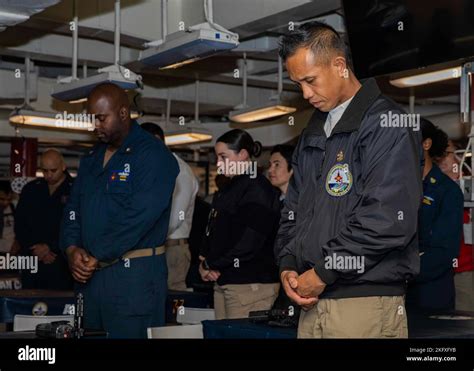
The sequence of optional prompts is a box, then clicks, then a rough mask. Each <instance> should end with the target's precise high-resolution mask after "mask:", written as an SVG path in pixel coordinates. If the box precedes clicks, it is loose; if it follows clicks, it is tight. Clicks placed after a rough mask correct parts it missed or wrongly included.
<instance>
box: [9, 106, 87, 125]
mask: <svg viewBox="0 0 474 371" xmlns="http://www.w3.org/2000/svg"><path fill="white" fill-rule="evenodd" d="M86 117H87V115H85V114H84V115H81V114H78V115H74V114H70V118H68V117H67V116H66V117H64V116H63V115H62V114H61V113H54V112H39V111H35V110H33V109H31V108H28V107H24V108H20V109H17V110H15V111H13V112H12V113H11V114H10V122H11V123H12V124H14V125H26V126H39V127H44V128H53V129H68V130H78V131H93V130H94V125H93V123H92V122H90V121H87V120H86V119H85V118H86Z"/></svg>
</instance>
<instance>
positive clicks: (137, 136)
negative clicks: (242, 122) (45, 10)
mask: <svg viewBox="0 0 474 371" xmlns="http://www.w3.org/2000/svg"><path fill="white" fill-rule="evenodd" d="M87 110H88V113H89V114H90V115H94V117H95V133H96V135H97V137H98V139H99V143H98V144H97V145H96V146H95V147H94V148H93V149H92V150H91V151H90V152H89V153H88V154H87V155H86V156H84V157H83V158H82V160H81V164H80V167H79V171H78V176H77V179H76V182H75V184H74V187H73V190H72V193H71V198H70V201H69V203H68V205H67V207H66V210H65V213H64V219H63V232H62V239H61V247H62V249H64V251H65V252H66V254H67V256H68V260H69V266H70V269H71V272H72V275H73V278H74V280H75V281H76V282H77V287H76V290H77V291H78V292H81V293H82V294H83V295H84V306H85V313H84V322H85V326H86V328H95V329H104V330H105V331H107V332H108V336H109V338H145V337H146V330H147V328H148V327H156V326H162V325H164V322H165V314H164V313H165V301H166V290H167V288H166V281H167V268H166V260H165V255H164V254H163V253H164V251H165V250H164V246H163V244H164V242H165V239H166V235H167V230H168V223H169V218H170V204H171V196H172V194H173V189H174V185H175V180H176V177H177V175H178V172H179V168H178V165H177V162H176V160H175V159H174V157H173V155H172V154H171V152H169V151H168V149H167V148H166V146H165V145H164V144H163V143H162V142H161V141H159V140H157V139H156V138H153V137H152V136H150V135H149V134H148V133H146V132H145V131H143V130H142V129H141V128H140V127H139V126H138V124H137V123H136V122H135V121H132V120H131V119H130V107H129V102H128V98H127V95H126V94H125V92H124V91H123V90H122V89H121V88H119V87H118V86H116V85H114V84H110V83H107V84H103V85H99V86H97V87H96V88H94V90H93V91H92V92H91V93H90V95H89V97H88V101H87Z"/></svg>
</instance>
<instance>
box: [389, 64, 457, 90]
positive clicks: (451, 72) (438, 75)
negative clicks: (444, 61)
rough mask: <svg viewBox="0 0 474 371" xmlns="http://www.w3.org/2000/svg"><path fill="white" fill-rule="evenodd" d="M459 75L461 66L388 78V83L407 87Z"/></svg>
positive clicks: (454, 77) (453, 77)
mask: <svg viewBox="0 0 474 371" xmlns="http://www.w3.org/2000/svg"><path fill="white" fill-rule="evenodd" d="M459 77H461V67H453V68H447V69H444V70H440V71H433V72H427V73H421V74H418V75H414V76H407V77H401V78H399V79H395V80H390V84H392V85H393V86H396V87H398V88H407V87H411V86H419V85H425V84H431V83H434V82H439V81H445V80H450V79H456V78H459Z"/></svg>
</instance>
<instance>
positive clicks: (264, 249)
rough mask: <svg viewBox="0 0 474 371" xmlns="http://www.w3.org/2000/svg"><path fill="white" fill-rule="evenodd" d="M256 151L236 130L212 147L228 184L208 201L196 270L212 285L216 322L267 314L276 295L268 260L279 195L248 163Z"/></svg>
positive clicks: (273, 271)
mask: <svg viewBox="0 0 474 371" xmlns="http://www.w3.org/2000/svg"><path fill="white" fill-rule="evenodd" d="M258 147H259V146H258V145H256V143H255V142H254V141H253V139H252V137H251V136H250V135H249V134H248V133H247V132H245V131H244V130H240V129H234V130H231V131H229V132H227V133H225V134H224V135H222V136H221V137H220V138H218V139H217V141H216V145H215V151H216V154H217V158H218V169H219V173H221V174H225V175H226V176H228V177H230V178H231V181H230V182H229V183H227V184H226V185H225V186H224V187H222V189H220V190H219V193H218V194H216V196H215V197H214V200H213V202H212V210H211V213H210V215H209V224H208V228H207V232H206V241H205V244H204V247H203V249H202V251H201V259H202V262H201V265H200V267H199V271H200V273H201V277H202V279H203V280H204V281H216V285H215V286H214V308H215V311H216V318H217V319H225V318H245V317H248V314H249V312H251V311H255V310H268V309H270V308H271V307H272V304H273V302H274V301H275V298H276V297H277V294H278V288H279V283H278V272H277V266H276V265H275V261H274V258H273V242H274V237H275V230H276V228H277V224H278V220H279V204H278V196H277V192H276V191H275V189H274V188H273V187H272V185H271V184H270V182H269V181H268V180H267V179H266V178H265V177H264V176H263V175H260V174H257V167H256V162H252V161H251V158H252V156H253V155H257V153H258V152H259V148H258Z"/></svg>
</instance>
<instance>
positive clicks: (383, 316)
mask: <svg viewBox="0 0 474 371" xmlns="http://www.w3.org/2000/svg"><path fill="white" fill-rule="evenodd" d="M407 337H408V328H407V316H406V311H405V302H404V298H403V296H369V297H362V298H347V299H321V300H320V301H319V302H318V303H317V304H316V306H315V307H313V308H312V309H310V310H309V311H304V310H301V315H300V321H299V324H298V338H319V339H328V338H407Z"/></svg>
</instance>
